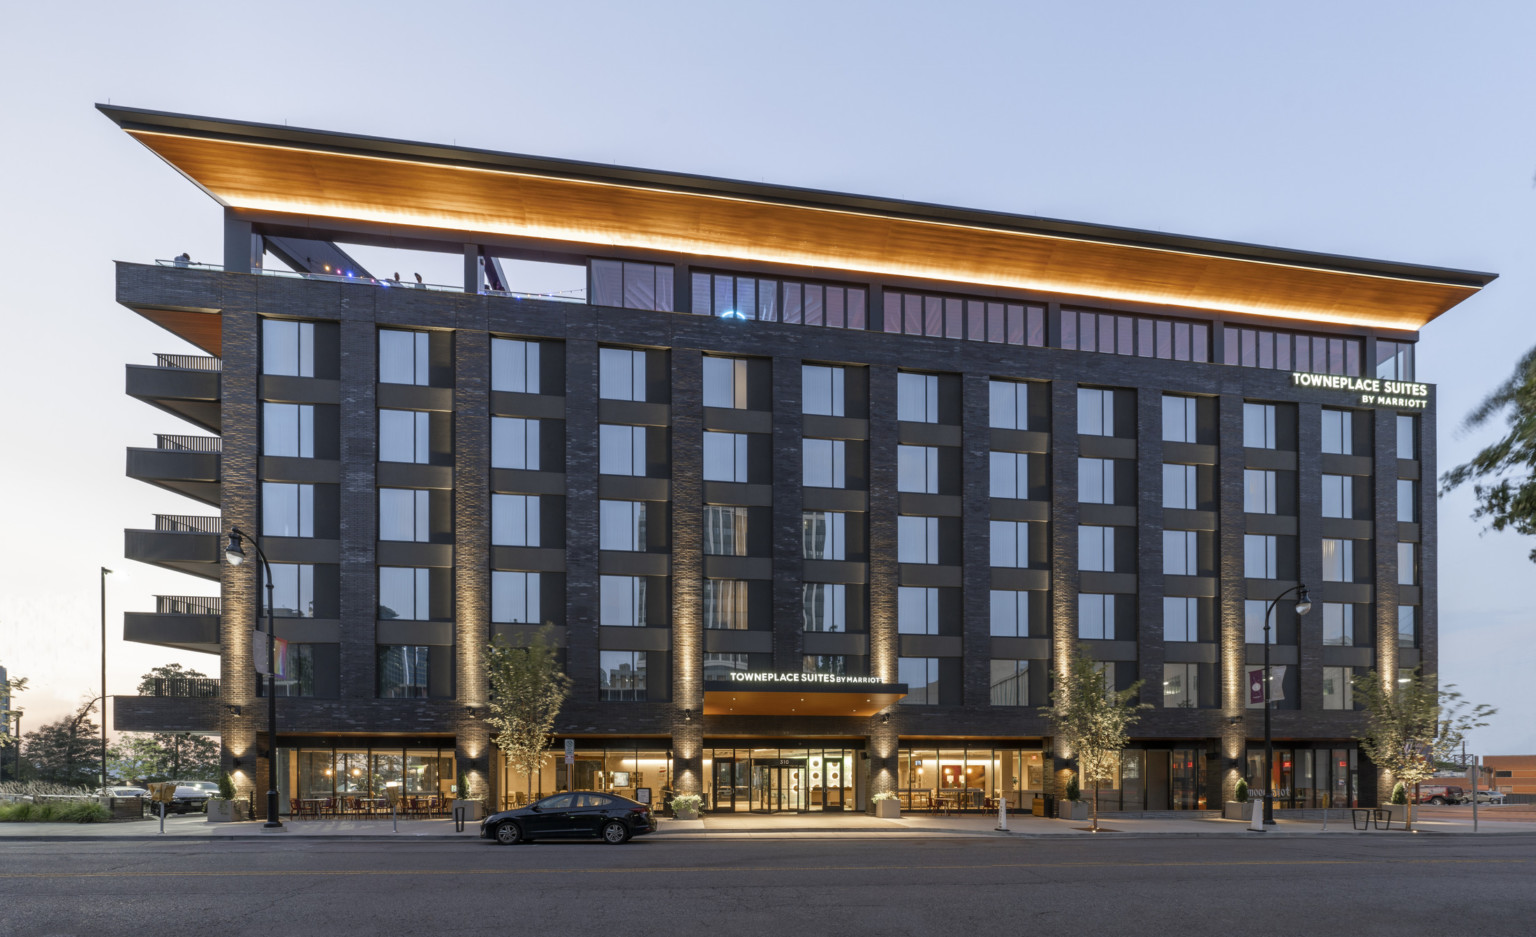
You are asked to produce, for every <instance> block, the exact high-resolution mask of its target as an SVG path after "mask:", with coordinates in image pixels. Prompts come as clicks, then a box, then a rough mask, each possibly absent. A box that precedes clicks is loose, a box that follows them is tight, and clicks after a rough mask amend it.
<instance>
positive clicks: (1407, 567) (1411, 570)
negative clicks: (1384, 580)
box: [1397, 543, 1419, 586]
mask: <svg viewBox="0 0 1536 937" xmlns="http://www.w3.org/2000/svg"><path fill="white" fill-rule="evenodd" d="M1418 582H1419V551H1418V550H1415V549H1414V545H1413V544H1411V543H1399V544H1398V545H1397V584H1398V585H1400V586H1412V585H1417V584H1418Z"/></svg>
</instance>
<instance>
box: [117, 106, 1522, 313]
mask: <svg viewBox="0 0 1536 937" xmlns="http://www.w3.org/2000/svg"><path fill="white" fill-rule="evenodd" d="M114 119H118V120H119V121H120V122H124V119H123V118H118V117H115V118H114ZM188 120H190V119H188ZM241 126H247V125H241ZM125 129H126V130H127V132H128V133H130V134H131V135H133V137H134V138H135V139H137V140H139V141H140V142H141V143H143V144H144V145H145V146H147V147H148V148H149V149H151V150H153V151H154V152H155V153H156V154H158V155H159V156H161V157H162V158H163V159H165V160H166V161H167V162H168V163H170V164H171V165H172V166H174V167H175V168H176V169H178V170H179V171H181V172H182V173H183V174H185V175H186V176H187V177H188V178H189V179H190V180H192V181H193V182H194V183H195V184H197V185H198V186H199V187H201V188H202V189H203V190H204V191H206V192H207V193H208V194H209V195H211V196H212V197H213V198H214V199H216V200H217V201H218V202H219V203H221V204H222V205H225V206H227V207H230V208H234V209H238V210H241V211H244V212H249V213H256V214H258V215H259V214H262V213H270V214H284V215H301V216H309V217H312V218H316V219H336V220H344V221H358V222H367V223H374V224H385V225H400V226H409V227H412V228H418V229H419V228H434V229H439V230H443V231H446V232H456V233H458V232H463V233H468V234H475V233H480V234H485V235H491V236H498V237H514V238H537V239H547V240H552V241H560V242H566V243H570V244H572V245H583V246H585V247H587V248H590V249H592V250H595V251H598V252H600V251H601V250H602V249H604V248H623V249H631V250H637V251H656V252H663V253H676V254H684V255H694V256H699V257H705V258H717V259H719V260H721V261H730V262H738V263H752V262H759V263H773V264H790V265H798V266H805V267H815V268H823V269H827V270H833V271H839V272H844V273H847V274H850V275H860V274H862V275H868V276H891V277H911V278H918V279H927V280H934V281H939V282H938V283H936V287H941V285H943V284H967V283H970V284H979V285H983V286H986V287H994V288H1001V289H1017V290H1022V291H1029V292H1045V293H1054V294H1061V295H1064V296H1081V297H1085V298H1090V299H1091V298H1094V297H1098V298H1103V299H1109V300H1120V301H1127V302H1137V303H1150V304H1158V305H1168V306H1174V307H1186V308H1194V309H1205V310H1211V311H1216V312H1232V313H1243V314H1251V315H1260V316H1269V317H1274V318H1280V319H1296V320H1305V321H1312V322H1326V323H1333V324H1339V325H1351V326H1366V327H1374V328H1385V329H1403V330H1415V329H1418V328H1421V327H1422V326H1424V325H1425V324H1427V323H1428V322H1429V321H1431V320H1432V319H1434V318H1435V317H1436V316H1438V315H1440V314H1441V313H1443V312H1445V311H1446V310H1448V309H1450V308H1451V307H1453V306H1455V305H1456V304H1457V303H1459V302H1461V301H1462V300H1464V299H1466V298H1467V297H1468V296H1471V295H1472V294H1474V293H1476V292H1477V291H1478V290H1479V289H1480V288H1481V287H1482V286H1483V285H1484V284H1486V283H1487V282H1488V281H1489V280H1491V279H1492V276H1491V275H1488V274H1476V273H1471V272H1465V271H1453V270H1444V271H1439V270H1437V269H1436V268H1409V267H1407V266H1406V265H1399V266H1400V268H1401V269H1402V270H1405V271H1409V272H1410V273H1411V274H1412V275H1400V274H1396V273H1394V272H1392V268H1393V267H1394V265H1391V264H1384V263H1380V262H1369V261H1355V262H1354V263H1353V266H1354V267H1355V269H1341V268H1342V267H1345V266H1348V265H1349V263H1350V262H1349V261H1348V259H1345V258H1331V257H1327V256H1325V255H1301V254H1289V253H1288V252H1283V251H1272V252H1271V253H1272V254H1274V255H1276V256H1278V257H1280V258H1281V259H1273V258H1267V257H1260V256H1232V255H1230V254H1228V255H1222V254H1218V253H1213V252H1202V251H1200V250H1198V249H1195V248H1191V247H1181V246H1177V245H1176V243H1175V242H1176V241H1177V240H1178V239H1175V238H1172V237H1168V236H1161V237H1163V238H1164V239H1165V240H1166V241H1168V242H1170V243H1173V244H1174V246H1167V245H1163V244H1149V243H1128V242H1125V241H1114V240H1108V239H1103V238H1091V237H1087V236H1084V235H1077V236H1073V235H1068V234H1059V233H1050V232H1041V231H1039V230H1025V229H1022V228H1009V227H1007V226H1005V225H1003V224H1001V223H994V224H983V223H978V222H975V221H969V220H965V218H964V216H965V215H966V214H967V213H965V212H961V211H959V210H954V212H953V214H954V216H955V219H959V220H955V219H948V218H939V217H934V215H936V214H937V212H936V211H927V214H928V215H929V216H928V217H914V216H912V215H902V214H896V213H894V212H889V211H887V212H882V211H879V210H875V209H867V208H866V209H860V208H856V207H846V206H841V205H830V204H823V205H817V204H807V202H809V201H812V200H814V199H815V198H816V197H817V196H818V195H820V193H813V192H806V193H805V195H806V200H805V201H801V202H790V201H787V200H783V199H779V200H774V199H771V198H768V197H762V196H754V195H752V194H750V193H748V194H739V193H730V192H720V191H715V192H706V191H699V190H698V189H697V188H695V189H692V190H688V189H683V188H681V187H667V186H664V185H661V184H659V183H647V182H645V181H636V180H634V179H617V178H616V179H613V180H602V179H593V178H572V177H570V176H568V175H567V176H559V175H554V174H551V173H549V172H547V171H544V172H540V171H530V170H527V169H519V168H515V167H510V168H509V167H499V166H491V165H455V164H450V163H447V162H444V161H442V160H440V159H439V160H431V159H426V158H422V157H415V156H412V155H410V154H408V153H398V152H389V153H385V154H383V155H373V154H364V153H357V152H339V151H338V150H337V149H335V148H322V147H320V146H318V145H315V144H301V143H296V142H291V141H279V142H253V141H251V140H244V139H241V140H235V139H228V138H225V137H220V136H209V135H199V134H194V133H191V132H189V131H186V130H181V129H174V128H169V129H158V128H145V127H144V126H142V125H134V126H126V127H125ZM573 165H580V164H573ZM722 187H723V186H722ZM742 187H743V188H746V186H745V184H743V185H742ZM785 191H791V192H792V191H795V190H785ZM832 200H833V199H831V198H826V199H823V201H825V202H830V201H832ZM844 201H847V202H852V201H853V199H851V198H844ZM919 208H921V209H925V210H926V209H930V208H931V206H914V210H916V209H919ZM990 217H995V218H999V219H1006V218H1007V217H1009V216H990ZM1105 230H1106V231H1110V230H1113V229H1105ZM1153 238H1154V236H1152V235H1148V236H1147V237H1146V240H1152V239H1153ZM456 239H457V238H456ZM1211 243H1212V244H1213V245H1215V244H1217V242H1211ZM1213 249H1214V248H1213ZM1249 253H1250V254H1251V255H1256V254H1258V253H1260V249H1249ZM1287 256H1289V257H1291V258H1296V259H1290V260H1288V259H1285V258H1286V257H1287ZM1308 261H1310V262H1308ZM1329 262H1333V263H1334V264H1335V266H1334V267H1333V268H1331V269H1330V268H1329V267H1328V266H1327V264H1328V263H1329ZM1365 266H1374V267H1377V268H1380V269H1381V270H1383V271H1385V272H1378V271H1375V270H1363V269H1360V268H1361V267H1365ZM950 288H951V289H954V287H953V286H951V287H950Z"/></svg>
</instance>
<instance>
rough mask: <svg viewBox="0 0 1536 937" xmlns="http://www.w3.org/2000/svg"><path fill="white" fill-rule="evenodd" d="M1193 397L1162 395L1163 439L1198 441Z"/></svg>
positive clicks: (1170, 440) (1168, 440) (1167, 440)
mask: <svg viewBox="0 0 1536 937" xmlns="http://www.w3.org/2000/svg"><path fill="white" fill-rule="evenodd" d="M1195 410H1196V408H1195V398H1193V397H1175V396H1173V395H1172V394H1164V395H1163V441H1164V442H1199V441H1200V439H1199V429H1200V427H1199V420H1198V418H1197V417H1196V415H1195Z"/></svg>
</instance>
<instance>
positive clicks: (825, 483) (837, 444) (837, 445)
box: [801, 439, 848, 488]
mask: <svg viewBox="0 0 1536 937" xmlns="http://www.w3.org/2000/svg"><path fill="white" fill-rule="evenodd" d="M803 447H804V451H803V459H804V461H803V463H802V466H801V474H802V478H801V483H802V484H804V485H805V486H807V487H810V488H846V487H847V485H848V444H847V442H845V441H844V440H841V439H806V440H805V441H804V443H803Z"/></svg>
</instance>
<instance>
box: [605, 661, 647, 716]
mask: <svg viewBox="0 0 1536 937" xmlns="http://www.w3.org/2000/svg"><path fill="white" fill-rule="evenodd" d="M645 653H646V652H645V651H598V652H597V654H598V668H599V671H600V672H599V673H598V685H597V698H598V699H599V700H601V701H602V702H605V703H639V702H644V701H645V699H646V692H645Z"/></svg>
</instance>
